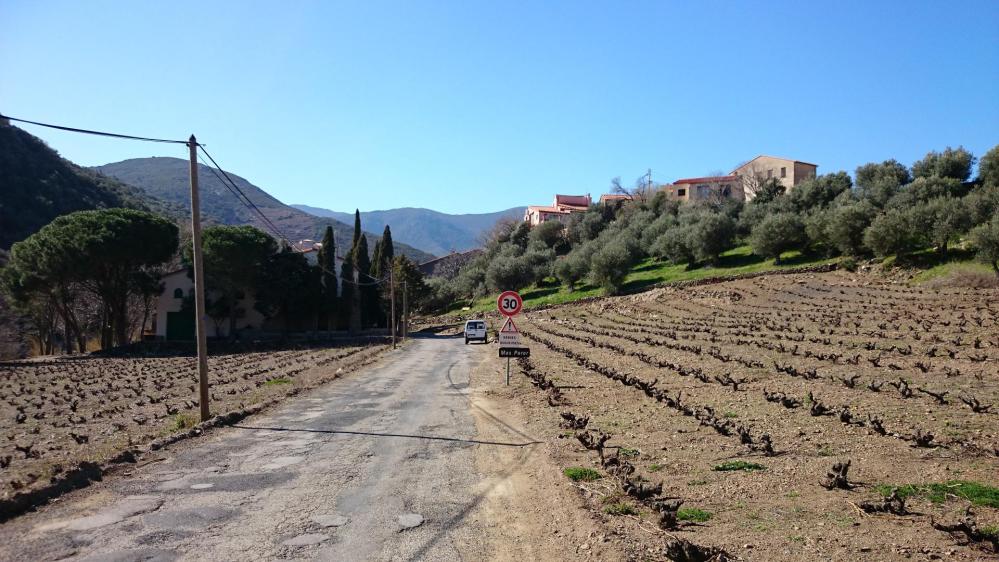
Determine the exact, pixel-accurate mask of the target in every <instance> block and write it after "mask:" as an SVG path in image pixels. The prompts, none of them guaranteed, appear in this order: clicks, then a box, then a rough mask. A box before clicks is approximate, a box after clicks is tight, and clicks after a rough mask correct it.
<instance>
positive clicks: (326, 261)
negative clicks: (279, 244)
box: [316, 226, 338, 330]
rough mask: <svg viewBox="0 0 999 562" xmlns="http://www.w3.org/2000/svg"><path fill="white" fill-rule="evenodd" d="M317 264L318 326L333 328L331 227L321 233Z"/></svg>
mask: <svg viewBox="0 0 999 562" xmlns="http://www.w3.org/2000/svg"><path fill="white" fill-rule="evenodd" d="M316 257H317V262H318V265H319V272H320V273H319V283H320V285H319V295H320V303H319V328H320V329H324V330H332V329H335V327H336V326H335V325H336V316H337V314H336V313H337V293H338V291H337V277H336V237H335V235H334V234H333V227H332V226H327V227H326V233H325V234H323V247H322V248H320V249H319V253H318V254H317V256H316Z"/></svg>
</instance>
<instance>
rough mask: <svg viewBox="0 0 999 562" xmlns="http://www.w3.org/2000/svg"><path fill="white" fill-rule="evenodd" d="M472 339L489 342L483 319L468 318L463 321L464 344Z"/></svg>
mask: <svg viewBox="0 0 999 562" xmlns="http://www.w3.org/2000/svg"><path fill="white" fill-rule="evenodd" d="M473 340H479V341H481V342H482V343H488V342H489V335H488V333H487V332H486V321H485V320H469V321H468V322H465V345H468V342H470V341H473Z"/></svg>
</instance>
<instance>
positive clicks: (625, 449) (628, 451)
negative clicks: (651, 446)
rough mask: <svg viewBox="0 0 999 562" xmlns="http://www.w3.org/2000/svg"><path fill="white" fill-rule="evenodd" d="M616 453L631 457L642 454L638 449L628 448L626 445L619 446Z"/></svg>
mask: <svg viewBox="0 0 999 562" xmlns="http://www.w3.org/2000/svg"><path fill="white" fill-rule="evenodd" d="M617 453H618V454H619V455H621V456H622V457H631V458H634V457H637V456H638V455H641V454H642V452H641V451H639V450H638V449H629V448H628V447H619V448H618V450H617Z"/></svg>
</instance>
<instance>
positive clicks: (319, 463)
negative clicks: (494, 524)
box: [0, 336, 532, 561]
mask: <svg viewBox="0 0 999 562" xmlns="http://www.w3.org/2000/svg"><path fill="white" fill-rule="evenodd" d="M492 349H494V348H492V347H484V346H465V345H463V342H462V340H461V339H455V338H446V337H434V336H427V337H418V338H415V339H414V340H413V341H411V342H410V343H409V344H408V346H407V347H406V348H405V349H402V350H397V351H393V352H391V353H389V354H387V355H386V356H385V358H384V359H382V360H381V361H379V362H378V363H377V364H375V365H373V366H370V367H367V368H365V369H364V370H363V371H362V372H359V373H354V374H351V375H349V376H347V377H345V378H344V379H340V380H337V381H335V382H333V383H331V384H328V385H326V386H325V387H323V388H320V389H317V390H314V391H310V392H307V393H303V394H302V395H299V396H296V397H294V398H290V399H288V400H287V401H285V402H284V403H283V404H281V405H280V406H278V407H276V408H274V409H272V410H269V411H268V412H266V413H264V414H260V415H256V416H252V417H250V418H247V419H246V420H244V421H243V422H242V423H241V424H239V425H237V426H235V427H231V428H226V429H222V430H219V431H216V432H214V433H213V434H211V435H209V436H207V437H205V438H203V439H202V440H198V441H192V442H189V443H187V444H185V445H182V446H180V447H174V448H172V449H170V450H167V451H165V452H162V456H163V457H165V458H163V459H162V460H157V461H156V462H152V463H150V464H147V465H144V466H143V465H140V466H139V467H137V468H135V469H134V470H132V472H131V473H130V474H128V475H125V476H122V475H118V476H114V477H112V478H109V479H108V480H107V481H105V482H104V483H102V484H100V485H98V486H95V488H94V489H91V490H87V491H84V492H80V493H77V494H73V495H72V496H70V497H68V498H66V499H64V500H63V501H60V502H58V503H57V504H55V505H52V506H49V507H46V508H44V509H43V510H41V511H40V512H39V513H35V514H31V515H27V516H24V517H21V518H19V519H17V520H14V521H11V522H9V523H8V524H6V525H4V526H3V527H2V528H0V544H3V546H2V547H0V558H3V559H6V560H55V559H64V558H72V559H78V560H113V561H125V560H150V561H151V560H157V561H159V560H163V561H167V560H199V561H207V560H263V559H267V560H271V559H293V560H300V559H310V560H311V559H319V560H347V561H352V560H462V559H475V558H478V557H480V555H481V554H482V553H481V552H478V551H477V549H480V548H482V547H481V541H477V537H479V536H481V535H482V534H483V533H484V532H485V530H486V529H485V527H487V526H488V525H487V523H486V522H484V521H481V520H478V519H477V518H476V517H475V516H474V513H475V506H476V505H477V504H478V503H479V502H480V501H481V499H482V496H483V492H482V490H481V485H480V482H479V476H478V475H477V474H476V471H475V455H474V451H473V448H474V447H530V446H531V445H532V442H531V441H530V439H529V438H527V437H526V436H524V435H523V434H519V433H518V432H516V431H515V430H511V431H510V432H509V433H508V435H509V439H505V438H504V440H492V441H480V440H476V429H475V422H474V420H473V416H472V413H471V406H470V401H469V396H468V387H469V375H470V372H471V370H472V368H473V367H474V366H475V365H476V364H477V363H478V362H479V361H480V360H481V359H482V358H483V357H484V356H485V355H484V353H487V352H490V351H492ZM147 461H148V459H147Z"/></svg>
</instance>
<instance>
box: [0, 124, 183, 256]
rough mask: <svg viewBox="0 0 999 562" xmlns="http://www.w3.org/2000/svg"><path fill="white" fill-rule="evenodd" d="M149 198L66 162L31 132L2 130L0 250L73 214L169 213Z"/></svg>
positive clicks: (0, 134)
mask: <svg viewBox="0 0 999 562" xmlns="http://www.w3.org/2000/svg"><path fill="white" fill-rule="evenodd" d="M144 199H145V197H144V196H143V194H142V192H140V191H139V190H137V189H135V188H133V187H131V186H128V185H124V184H122V183H121V182H119V181H117V180H114V179H111V178H107V177H103V176H101V175H100V174H97V173H95V172H93V171H91V170H88V169H86V168H82V167H80V166H77V165H76V164H74V163H72V162H70V161H69V160H66V159H64V158H62V157H61V156H59V153H58V152H56V151H55V150H53V149H52V148H50V147H49V146H48V145H47V144H45V142H44V141H42V140H41V139H39V138H38V137H35V136H34V135H32V134H31V133H28V132H27V131H24V130H22V129H19V128H17V127H14V126H12V125H0V226H2V228H0V248H10V246H11V244H13V243H14V242H17V241H19V240H23V239H25V238H27V237H28V236H30V235H32V234H34V233H35V232H37V231H38V229H40V228H41V227H43V226H45V225H47V224H48V223H50V222H52V219H54V218H56V217H58V216H60V215H65V214H67V213H72V212H73V211H82V210H86V209H99V208H108V207H131V208H135V209H147V210H152V211H157V212H160V213H164V214H168V215H169V214H170V209H168V208H167V207H168V206H162V205H157V204H150V203H149V202H147V201H144Z"/></svg>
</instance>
